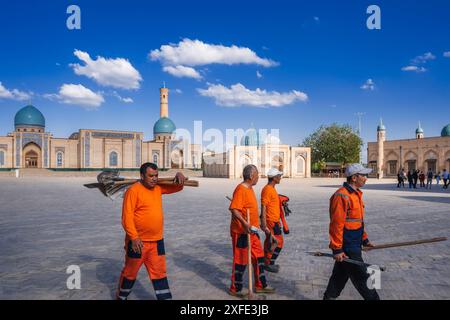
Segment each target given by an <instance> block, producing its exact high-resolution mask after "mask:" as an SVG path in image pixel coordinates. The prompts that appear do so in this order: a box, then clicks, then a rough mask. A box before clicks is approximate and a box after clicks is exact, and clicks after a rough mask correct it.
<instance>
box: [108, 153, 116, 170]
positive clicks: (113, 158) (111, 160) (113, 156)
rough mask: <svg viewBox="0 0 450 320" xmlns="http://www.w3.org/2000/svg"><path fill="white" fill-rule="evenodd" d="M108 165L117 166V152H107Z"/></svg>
mask: <svg viewBox="0 0 450 320" xmlns="http://www.w3.org/2000/svg"><path fill="white" fill-rule="evenodd" d="M109 166H110V167H117V152H115V151H113V152H111V153H110V154H109Z"/></svg>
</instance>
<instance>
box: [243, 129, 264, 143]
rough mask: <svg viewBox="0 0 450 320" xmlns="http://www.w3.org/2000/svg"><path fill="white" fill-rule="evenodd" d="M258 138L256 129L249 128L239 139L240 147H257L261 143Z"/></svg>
mask: <svg viewBox="0 0 450 320" xmlns="http://www.w3.org/2000/svg"><path fill="white" fill-rule="evenodd" d="M260 140H261V139H260V137H259V134H258V132H257V131H256V129H254V128H251V129H249V130H247V132H246V133H245V135H244V136H243V137H242V139H241V145H242V146H259V145H260V143H261V141H260Z"/></svg>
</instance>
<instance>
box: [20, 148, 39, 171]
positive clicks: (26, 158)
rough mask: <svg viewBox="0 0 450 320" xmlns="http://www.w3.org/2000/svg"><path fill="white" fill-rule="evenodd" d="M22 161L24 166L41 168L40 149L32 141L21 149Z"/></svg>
mask: <svg viewBox="0 0 450 320" xmlns="http://www.w3.org/2000/svg"><path fill="white" fill-rule="evenodd" d="M22 154H23V159H22V163H23V166H24V167H25V168H42V151H41V148H40V147H39V146H38V145H37V144H35V143H34V142H30V143H28V144H27V145H25V147H24V148H23V150H22Z"/></svg>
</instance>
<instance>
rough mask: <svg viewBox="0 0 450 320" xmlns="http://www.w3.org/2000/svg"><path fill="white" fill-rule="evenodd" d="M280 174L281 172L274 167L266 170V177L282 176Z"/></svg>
mask: <svg viewBox="0 0 450 320" xmlns="http://www.w3.org/2000/svg"><path fill="white" fill-rule="evenodd" d="M282 175H283V172H281V171H279V170H277V169H275V168H270V169H269V171H267V177H268V178H273V177H276V176H282Z"/></svg>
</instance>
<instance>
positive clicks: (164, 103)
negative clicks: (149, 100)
mask: <svg viewBox="0 0 450 320" xmlns="http://www.w3.org/2000/svg"><path fill="white" fill-rule="evenodd" d="M159 101H160V114H159V116H160V118H168V117H169V89H168V88H166V84H165V83H164V87H163V88H160V89H159Z"/></svg>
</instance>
